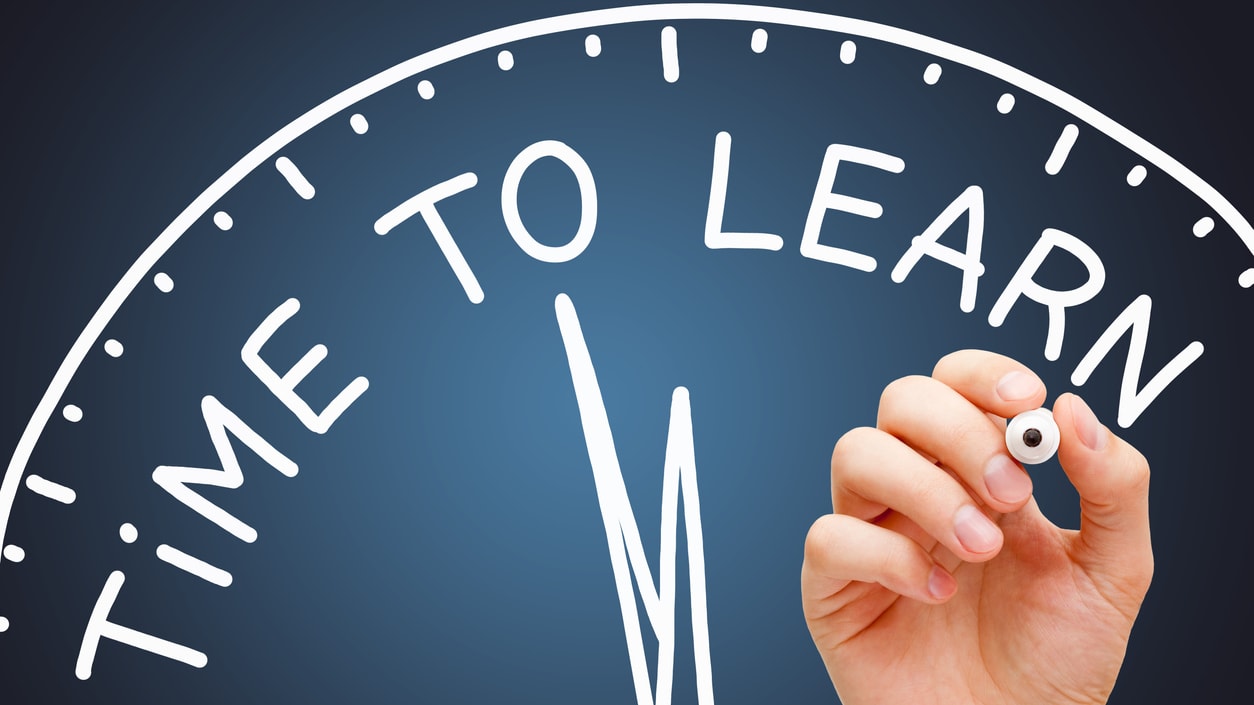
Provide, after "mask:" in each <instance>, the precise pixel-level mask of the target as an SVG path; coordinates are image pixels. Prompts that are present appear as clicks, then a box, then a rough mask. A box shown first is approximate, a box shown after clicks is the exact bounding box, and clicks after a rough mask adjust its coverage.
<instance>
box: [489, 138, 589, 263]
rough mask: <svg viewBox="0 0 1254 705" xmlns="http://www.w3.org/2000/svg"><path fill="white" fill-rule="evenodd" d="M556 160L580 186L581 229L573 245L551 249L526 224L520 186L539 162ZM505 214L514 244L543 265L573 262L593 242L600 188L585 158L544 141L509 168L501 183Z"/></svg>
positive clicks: (562, 146)
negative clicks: (519, 193)
mask: <svg viewBox="0 0 1254 705" xmlns="http://www.w3.org/2000/svg"><path fill="white" fill-rule="evenodd" d="M544 157H554V158H555V159H558V160H560V161H561V162H562V163H563V164H565V165H566V168H568V169H570V171H571V173H573V174H574V175H575V180H576V181H577V182H578V184H579V203H580V214H579V228H578V229H577V230H576V231H575V236H574V237H573V238H571V240H570V242H568V243H566V244H565V245H562V246H560V247H551V246H549V245H545V244H543V243H540V242H538V241H537V240H536V239H535V238H534V237H532V236H531V233H530V232H528V231H527V226H525V225H523V222H522V216H520V215H519V213H518V185H519V184H520V183H521V182H522V177H523V174H524V173H526V171H527V169H528V168H529V167H530V166H531V165H532V164H534V163H536V162H537V161H538V160H540V159H542V158H544ZM501 215H502V216H504V217H505V227H506V229H508V230H509V234H510V236H511V237H513V238H514V242H516V243H518V246H519V247H520V248H522V251H523V252H526V253H527V254H528V255H531V257H532V258H534V259H538V260H540V261H541V262H569V261H571V260H572V259H575V258H576V257H578V256H579V255H581V254H583V251H584V250H585V249H586V248H587V247H588V243H589V242H591V241H592V233H593V232H594V231H595V230H596V226H597V186H596V182H595V181H594V180H593V178H592V170H591V169H589V168H588V163H587V162H585V161H584V160H583V157H581V156H579V154H578V153H577V152H576V151H575V150H573V149H571V148H570V147H569V146H567V145H566V144H565V143H563V142H558V141H556V140H544V141H542V142H536V143H535V144H533V145H531V146H530V147H527V148H526V149H524V150H523V151H521V152H519V153H518V156H517V157H514V161H513V162H511V163H510V165H509V169H506V170H505V181H504V183H502V184H501Z"/></svg>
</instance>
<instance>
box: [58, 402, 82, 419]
mask: <svg viewBox="0 0 1254 705" xmlns="http://www.w3.org/2000/svg"><path fill="white" fill-rule="evenodd" d="M61 415H62V416H64V417H65V420H66V421H69V422H70V423H78V422H79V421H82V420H83V410H82V409H80V408H78V407H77V406H74V405H73V404H66V405H65V407H64V408H63V409H61Z"/></svg>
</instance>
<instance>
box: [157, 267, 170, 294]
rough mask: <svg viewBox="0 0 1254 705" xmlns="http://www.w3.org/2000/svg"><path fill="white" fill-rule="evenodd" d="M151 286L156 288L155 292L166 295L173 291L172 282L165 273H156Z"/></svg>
mask: <svg viewBox="0 0 1254 705" xmlns="http://www.w3.org/2000/svg"><path fill="white" fill-rule="evenodd" d="M152 285H153V286H155V287H157V291H160V292H161V293H163V294H168V293H170V292H171V291H174V280H173V279H171V278H170V275H169V274H166V273H165V272H157V273H156V274H154V275H153V277H152Z"/></svg>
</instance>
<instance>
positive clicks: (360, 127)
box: [348, 113, 370, 135]
mask: <svg viewBox="0 0 1254 705" xmlns="http://www.w3.org/2000/svg"><path fill="white" fill-rule="evenodd" d="M348 126H349V127H351V128H353V132H356V133H357V134H359V135H364V134H366V130H369V129H370V123H368V122H366V116H365V115H362V114H361V113H355V114H353V116H352V117H350V118H349V119H348Z"/></svg>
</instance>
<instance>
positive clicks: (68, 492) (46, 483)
mask: <svg viewBox="0 0 1254 705" xmlns="http://www.w3.org/2000/svg"><path fill="white" fill-rule="evenodd" d="M26 489H28V490H30V491H31V492H34V493H35V494H37V495H39V496H41V497H47V498H48V499H51V500H54V501H56V502H60V503H61V504H74V500H75V499H77V497H78V495H77V494H75V492H74V490H72V489H70V488H69V487H66V486H65V485H60V484H57V483H55V482H53V481H52V480H45V479H44V478H42V477H40V476H38V475H27V476H26Z"/></svg>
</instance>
